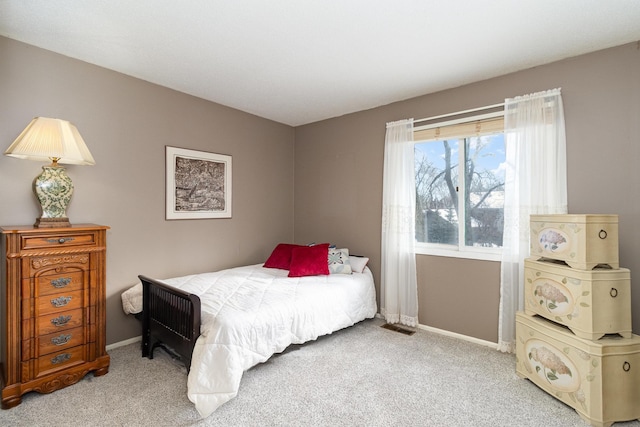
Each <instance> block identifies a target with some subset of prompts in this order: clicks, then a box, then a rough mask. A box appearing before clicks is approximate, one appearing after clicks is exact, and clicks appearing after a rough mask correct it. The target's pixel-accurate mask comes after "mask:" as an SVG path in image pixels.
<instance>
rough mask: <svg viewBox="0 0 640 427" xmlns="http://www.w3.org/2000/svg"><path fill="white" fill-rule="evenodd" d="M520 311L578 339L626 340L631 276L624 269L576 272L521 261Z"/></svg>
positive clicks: (560, 267)
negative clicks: (613, 336) (607, 337)
mask: <svg viewBox="0 0 640 427" xmlns="http://www.w3.org/2000/svg"><path fill="white" fill-rule="evenodd" d="M524 311H525V313H526V314H528V315H534V314H538V315H540V316H542V317H545V318H547V319H549V320H552V321H554V322H557V323H560V324H562V325H564V326H567V327H569V329H571V331H573V333H575V334H576V335H577V336H579V337H580V338H585V339H590V340H597V339H600V338H602V337H603V336H604V335H606V334H619V335H621V336H623V337H625V338H630V337H631V335H632V333H631V329H632V328H631V276H630V272H629V270H628V269H626V268H619V269H617V270H611V269H603V268H596V269H593V270H576V269H575V268H571V267H568V266H566V265H562V264H560V263H556V262H552V261H537V260H535V259H533V258H529V259H525V261H524Z"/></svg>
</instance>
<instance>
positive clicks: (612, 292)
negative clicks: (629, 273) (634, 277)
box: [609, 288, 618, 298]
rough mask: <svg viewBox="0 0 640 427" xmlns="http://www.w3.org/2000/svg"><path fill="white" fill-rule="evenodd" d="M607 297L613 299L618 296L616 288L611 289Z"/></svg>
mask: <svg viewBox="0 0 640 427" xmlns="http://www.w3.org/2000/svg"><path fill="white" fill-rule="evenodd" d="M609 295H611V298H615V297H617V296H618V290H617V289H616V288H611V290H610V291H609Z"/></svg>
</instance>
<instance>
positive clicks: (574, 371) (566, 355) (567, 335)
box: [516, 313, 640, 426]
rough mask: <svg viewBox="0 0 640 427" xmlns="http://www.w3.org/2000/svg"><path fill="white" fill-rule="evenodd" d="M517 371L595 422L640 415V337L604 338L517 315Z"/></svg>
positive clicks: (624, 419)
mask: <svg viewBox="0 0 640 427" xmlns="http://www.w3.org/2000/svg"><path fill="white" fill-rule="evenodd" d="M516 372H517V374H518V375H519V376H521V377H524V378H528V379H529V380H531V382H533V383H534V384H536V385H537V386H538V387H540V388H541V389H543V390H544V391H546V392H547V393H549V394H550V395H551V396H553V397H555V398H557V399H559V400H560V401H562V402H564V403H566V404H567V405H569V406H570V407H572V408H573V409H575V410H576V411H577V412H578V414H580V416H581V417H582V418H583V419H584V420H586V421H587V422H589V423H590V424H591V425H594V426H610V425H611V424H612V423H613V422H616V421H629V420H635V419H637V418H640V405H639V404H638V402H640V336H638V335H633V336H632V337H631V338H621V337H605V338H602V339H600V340H598V341H591V340H585V339H582V338H578V337H576V336H575V335H574V334H573V333H572V332H571V331H569V330H568V329H567V328H563V327H562V326H558V325H556V324H554V323H552V322H549V321H548V320H545V319H543V318H541V317H538V316H527V315H525V314H523V313H517V314H516Z"/></svg>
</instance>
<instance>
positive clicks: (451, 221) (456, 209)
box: [415, 135, 504, 247]
mask: <svg viewBox="0 0 640 427" xmlns="http://www.w3.org/2000/svg"><path fill="white" fill-rule="evenodd" d="M501 137H502V135H499V136H498V138H496V136H495V135H490V136H486V137H485V136H482V137H471V138H464V139H451V140H441V141H432V142H425V143H418V144H416V159H415V168H416V169H415V171H416V239H417V241H418V242H429V243H444V244H453V245H457V244H458V232H459V231H458V230H459V226H460V219H461V218H462V219H463V223H462V224H464V233H465V245H466V246H487V247H501V246H502V229H503V206H504V174H503V173H501V171H500V169H499V168H497V167H495V168H492V167H491V166H492V165H497V164H500V163H502V162H503V161H504V142H503V140H502V138H501ZM427 145H429V146H428V147H427ZM460 150H462V153H460ZM460 159H462V161H463V166H464V167H463V168H461V167H459V166H460ZM460 173H462V174H464V180H461V179H459V175H460ZM461 182H463V184H461ZM459 193H461V195H462V197H461V198H459V196H458V194H459ZM460 199H461V201H460ZM460 203H462V204H463V205H462V206H460Z"/></svg>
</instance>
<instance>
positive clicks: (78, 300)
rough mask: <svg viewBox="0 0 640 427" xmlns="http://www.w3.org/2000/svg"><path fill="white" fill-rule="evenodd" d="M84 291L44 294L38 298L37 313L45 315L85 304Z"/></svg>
mask: <svg viewBox="0 0 640 427" xmlns="http://www.w3.org/2000/svg"><path fill="white" fill-rule="evenodd" d="M82 294H83V291H82V290H79V291H73V292H59V293H57V294H50V295H44V296H41V297H40V298H37V299H36V301H37V302H36V307H37V311H36V315H37V316H43V315H45V314H50V313H61V312H63V311H69V310H71V309H74V308H80V307H82V306H83V301H82V299H83V298H82V297H83V295H82Z"/></svg>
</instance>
